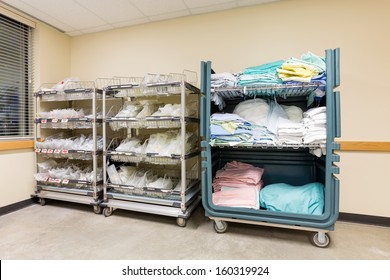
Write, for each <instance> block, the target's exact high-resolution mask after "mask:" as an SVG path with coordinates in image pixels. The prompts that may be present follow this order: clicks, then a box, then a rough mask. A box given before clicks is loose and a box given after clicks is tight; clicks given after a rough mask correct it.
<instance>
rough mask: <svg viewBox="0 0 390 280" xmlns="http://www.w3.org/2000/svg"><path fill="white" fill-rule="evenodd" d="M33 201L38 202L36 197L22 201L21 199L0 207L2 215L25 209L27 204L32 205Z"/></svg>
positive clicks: (0, 214)
mask: <svg viewBox="0 0 390 280" xmlns="http://www.w3.org/2000/svg"><path fill="white" fill-rule="evenodd" d="M33 203H36V199H33V198H29V199H26V200H22V201H19V202H16V203H13V204H10V205H6V206H3V207H0V216H2V215H5V214H8V213H11V212H15V211H18V210H20V209H23V208H25V207H27V206H30V205H31V204H33Z"/></svg>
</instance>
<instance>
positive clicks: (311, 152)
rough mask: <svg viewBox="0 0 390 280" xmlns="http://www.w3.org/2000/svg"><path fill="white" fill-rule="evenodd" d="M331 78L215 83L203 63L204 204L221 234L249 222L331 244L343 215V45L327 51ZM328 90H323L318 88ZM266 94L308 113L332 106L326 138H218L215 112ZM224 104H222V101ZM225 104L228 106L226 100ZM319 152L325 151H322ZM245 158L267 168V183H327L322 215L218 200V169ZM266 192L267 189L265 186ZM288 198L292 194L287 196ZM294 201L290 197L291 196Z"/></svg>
mask: <svg viewBox="0 0 390 280" xmlns="http://www.w3.org/2000/svg"><path fill="white" fill-rule="evenodd" d="M324 60H325V63H326V71H325V74H326V82H325V83H324V82H322V83H320V82H316V81H314V82H313V81H311V82H302V83H279V84H266V85H261V84H260V85H259V84H258V85H254V86H251V85H247V86H227V87H212V86H211V73H212V72H213V70H212V66H211V62H210V61H207V62H206V61H204V62H201V93H202V94H201V113H200V114H201V124H200V130H201V136H202V141H201V146H202V204H203V207H204V209H205V213H206V216H208V217H209V218H210V219H212V220H213V225H214V229H215V231H216V232H217V233H224V232H225V231H226V230H227V227H228V223H230V222H234V223H246V224H256V225H265V226H273V227H281V228H290V229H299V230H304V231H308V232H310V241H311V242H312V243H313V244H314V245H315V246H317V247H327V246H329V244H330V236H329V231H333V230H334V226H335V222H336V220H337V219H338V215H339V180H338V178H337V177H336V175H337V174H339V167H337V166H336V165H335V163H336V162H339V161H340V157H339V155H338V154H336V151H337V150H339V148H340V145H339V143H337V142H335V138H337V137H340V130H341V129H340V92H339V91H336V88H337V87H338V86H339V85H340V49H338V48H337V49H327V50H325V57H324ZM321 89H322V92H323V93H325V94H324V96H322V97H321V95H319V94H318V90H321ZM253 98H261V99H263V100H266V101H267V102H269V103H270V104H271V102H276V103H277V104H279V105H295V106H297V107H299V108H301V109H302V111H303V112H305V111H307V110H308V109H310V108H315V107H326V125H325V131H326V141H325V142H324V143H322V144H318V143H304V141H302V143H298V144H297V143H278V144H275V143H266V144H265V143H263V144H259V143H252V144H248V143H246V144H241V143H240V144H232V143H229V142H226V143H223V142H222V143H221V142H218V143H216V142H213V139H212V135H211V132H210V124H211V123H210V119H211V115H212V114H213V113H216V112H219V113H232V112H233V109H234V108H235V107H236V105H237V104H239V103H240V102H242V101H244V100H248V99H253ZM217 103H218V104H217ZM222 103H223V105H221V104H222ZM315 151H322V152H320V153H316V152H315ZM232 161H239V162H243V163H248V164H251V165H253V166H255V167H260V168H263V169H264V173H263V176H262V181H263V188H267V186H269V185H272V184H279V183H285V184H288V185H289V186H297V187H298V186H302V185H305V184H308V183H313V182H315V183H321V184H322V185H323V201H322V202H323V211H321V213H322V214H321V213H320V214H315V215H314V214H310V213H309V214H308V213H295V212H289V211H283V209H282V210H280V211H273V210H269V209H266V208H263V207H259V208H258V209H254V208H247V207H231V206H221V205H216V204H214V203H213V193H214V190H213V185H212V184H213V180H214V178H215V175H216V172H217V171H218V170H221V169H222V168H223V167H224V166H225V165H226V164H227V163H228V162H232ZM260 196H261V191H260ZM284 199H286V198H284ZM287 200H288V197H287Z"/></svg>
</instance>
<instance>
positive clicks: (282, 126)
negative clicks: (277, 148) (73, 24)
mask: <svg viewBox="0 0 390 280" xmlns="http://www.w3.org/2000/svg"><path fill="white" fill-rule="evenodd" d="M304 134H305V128H304V126H303V123H302V122H293V121H290V120H286V119H281V120H280V121H279V124H278V142H279V144H302V138H303V136H304Z"/></svg>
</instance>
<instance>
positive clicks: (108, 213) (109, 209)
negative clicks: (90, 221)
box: [103, 207, 114, 217]
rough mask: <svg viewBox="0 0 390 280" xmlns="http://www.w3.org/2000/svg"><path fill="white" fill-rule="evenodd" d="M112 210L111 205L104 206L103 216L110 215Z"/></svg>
mask: <svg viewBox="0 0 390 280" xmlns="http://www.w3.org/2000/svg"><path fill="white" fill-rule="evenodd" d="M113 211H114V210H113V209H112V208H111V207H106V208H104V209H103V215H104V217H110V216H111V215H112V212H113Z"/></svg>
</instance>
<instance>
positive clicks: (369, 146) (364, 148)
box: [337, 141, 390, 152]
mask: <svg viewBox="0 0 390 280" xmlns="http://www.w3.org/2000/svg"><path fill="white" fill-rule="evenodd" d="M337 142H338V143H340V151H358V152H390V142H367V141H337Z"/></svg>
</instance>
